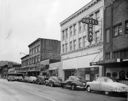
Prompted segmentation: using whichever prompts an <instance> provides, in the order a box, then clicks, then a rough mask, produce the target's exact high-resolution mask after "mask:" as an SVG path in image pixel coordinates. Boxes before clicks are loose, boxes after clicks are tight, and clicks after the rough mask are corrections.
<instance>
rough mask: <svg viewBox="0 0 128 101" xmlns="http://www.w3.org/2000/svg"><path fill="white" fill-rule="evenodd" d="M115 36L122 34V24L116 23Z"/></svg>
mask: <svg viewBox="0 0 128 101" xmlns="http://www.w3.org/2000/svg"><path fill="white" fill-rule="evenodd" d="M113 34H114V35H113V36H114V37H117V36H119V35H122V24H119V25H116V26H115V27H114V29H113Z"/></svg>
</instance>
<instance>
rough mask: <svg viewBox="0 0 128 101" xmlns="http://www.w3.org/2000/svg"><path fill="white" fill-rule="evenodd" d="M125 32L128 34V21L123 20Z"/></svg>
mask: <svg viewBox="0 0 128 101" xmlns="http://www.w3.org/2000/svg"><path fill="white" fill-rule="evenodd" d="M125 34H128V21H126V22H125Z"/></svg>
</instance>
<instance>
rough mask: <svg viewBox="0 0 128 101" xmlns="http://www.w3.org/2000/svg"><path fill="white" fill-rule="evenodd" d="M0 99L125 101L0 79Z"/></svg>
mask: <svg viewBox="0 0 128 101" xmlns="http://www.w3.org/2000/svg"><path fill="white" fill-rule="evenodd" d="M0 101H127V100H126V98H125V97H121V96H120V97H116V96H110V95H104V94H101V93H98V94H97V93H88V92H86V91H72V90H69V89H63V88H59V87H47V86H43V85H36V84H30V83H23V82H12V81H10V82H8V81H7V80H3V79H0Z"/></svg>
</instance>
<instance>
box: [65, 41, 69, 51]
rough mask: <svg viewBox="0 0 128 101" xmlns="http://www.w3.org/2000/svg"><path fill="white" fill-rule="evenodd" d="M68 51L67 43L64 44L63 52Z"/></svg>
mask: <svg viewBox="0 0 128 101" xmlns="http://www.w3.org/2000/svg"><path fill="white" fill-rule="evenodd" d="M67 51H68V43H66V44H65V52H67Z"/></svg>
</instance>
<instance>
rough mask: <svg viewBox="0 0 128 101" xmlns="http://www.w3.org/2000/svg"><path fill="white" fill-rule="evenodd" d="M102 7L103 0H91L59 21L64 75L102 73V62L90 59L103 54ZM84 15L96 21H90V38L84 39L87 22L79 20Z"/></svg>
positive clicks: (99, 58)
mask: <svg viewBox="0 0 128 101" xmlns="http://www.w3.org/2000/svg"><path fill="white" fill-rule="evenodd" d="M103 7H104V1H103V0H92V1H91V2H89V3H88V4H87V5H85V6H84V7H82V8H81V9H79V10H78V11H76V12H75V13H74V14H72V15H71V16H69V17H68V18H66V19H65V20H63V21H62V22H61V23H60V26H61V61H62V69H63V73H64V77H63V78H64V79H67V78H68V77H69V76H71V75H78V76H80V77H82V78H83V79H85V80H93V79H94V78H96V77H97V76H99V75H102V66H98V65H97V66H96V65H91V63H93V62H96V61H100V60H102V58H103ZM85 17H86V18H93V19H95V20H98V25H93V31H92V32H93V36H92V41H91V42H90V41H89V40H88V38H89V35H88V33H89V31H88V30H89V29H88V25H87V24H85V23H82V21H81V20H82V19H83V18H85Z"/></svg>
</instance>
